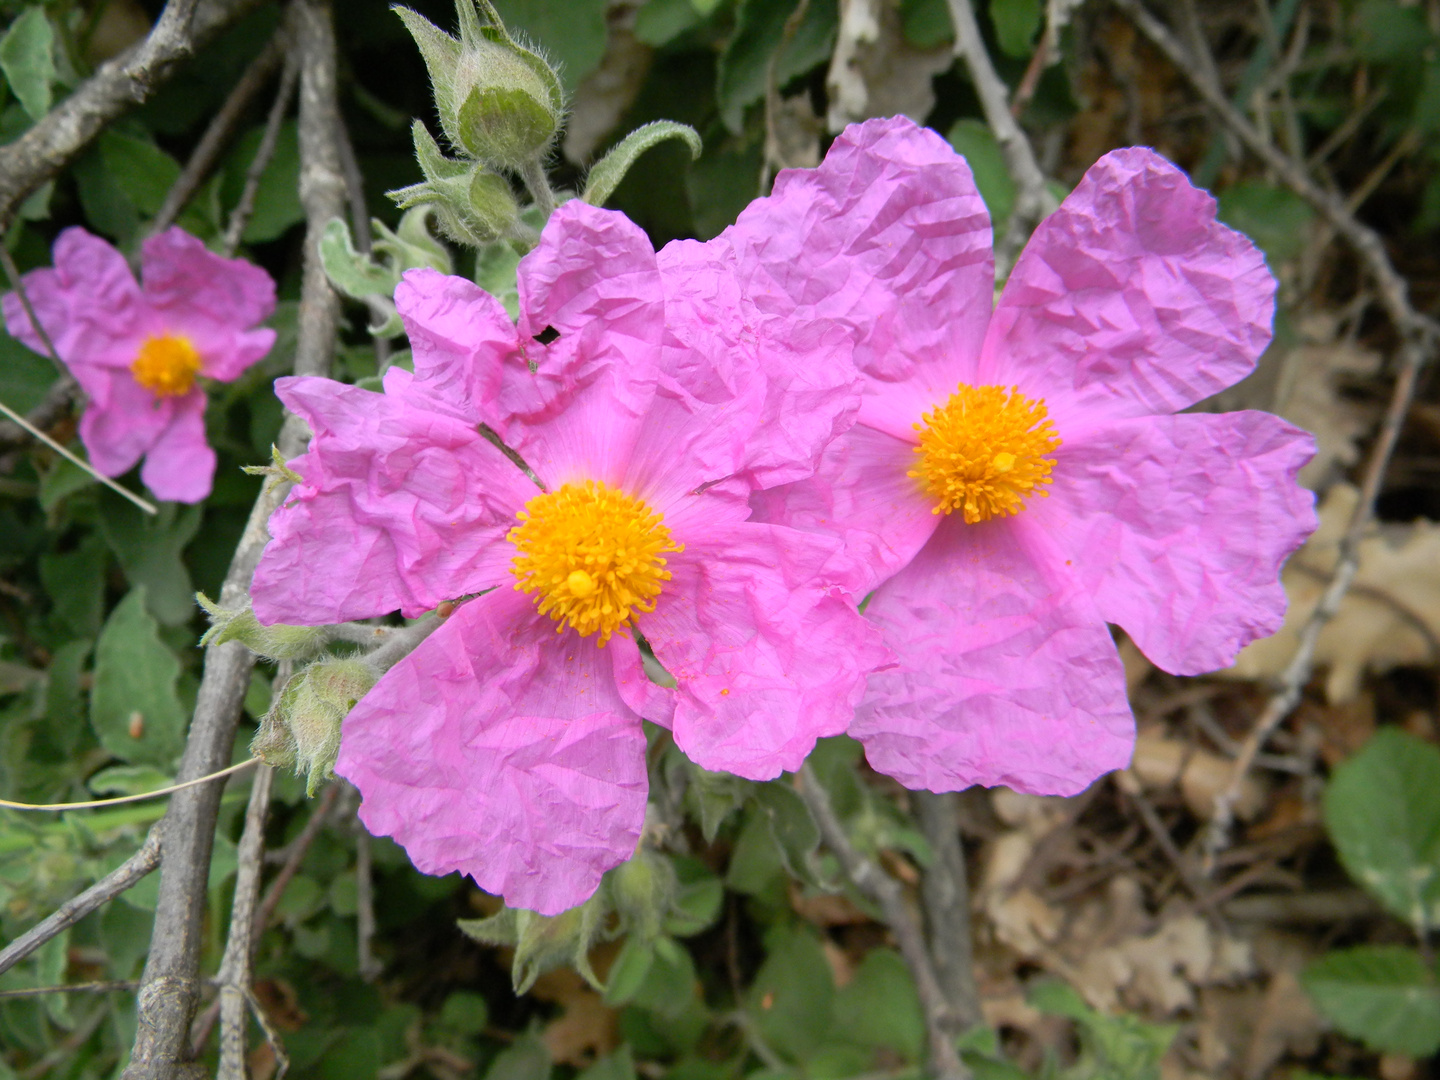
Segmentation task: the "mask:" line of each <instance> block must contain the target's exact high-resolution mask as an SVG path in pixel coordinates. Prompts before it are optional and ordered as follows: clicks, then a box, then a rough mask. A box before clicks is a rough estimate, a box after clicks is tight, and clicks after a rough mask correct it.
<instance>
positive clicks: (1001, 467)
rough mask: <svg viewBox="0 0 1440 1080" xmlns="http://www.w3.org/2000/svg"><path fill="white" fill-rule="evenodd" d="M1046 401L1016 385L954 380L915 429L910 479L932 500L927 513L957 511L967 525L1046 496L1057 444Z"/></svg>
mask: <svg viewBox="0 0 1440 1080" xmlns="http://www.w3.org/2000/svg"><path fill="white" fill-rule="evenodd" d="M1048 415H1049V414H1048V413H1047V411H1046V409H1045V402H1044V401H1043V400H1031V399H1030V398H1027V397H1025V395H1023V394H1021V393H1020V391H1019V390H1018V389H1016V388H1015V387H1013V386H1011V387H1005V386H971V385H969V384H968V383H961V384H960V386H959V388H958V389H957V390H956V391H955V393H953V394H951V395H950V399H949V400H948V401H947V402H945V404H944V405H941V406H938V407H936V408H935V409H933V410H931V411H930V412H928V413H926V414H925V416H924V417H923V418H922V420H923V422H922V423H919V424H916V425H915V430H916V431H918V432H919V433H920V445H919V446H917V447H916V448H915V453H917V454H919V455H920V466H919V468H917V469H914V470H912V471H911V472H910V474H909V475H911V476H913V477H915V478H916V479H918V480H919V481H920V482H921V484H922V485H923V486H924V488H925V490H926V492H928V493H929V494H930V495H931V496H933V497H934V498H935V500H936V504H935V510H934V512H935V513H937V514H949V513H952V512H953V511H955V510H961V511H962V512H963V513H964V515H965V520H966V522H968V523H969V524H972V525H973V524H975V523H976V522H980V521H985V520H987V519H989V518H992V517H1004V516H1006V515H1009V514H1018V513H1019V512H1020V511H1021V510H1023V509H1024V508H1025V500H1026V499H1027V498H1029V497H1030V496H1031V495H1045V494H1047V493H1046V491H1045V490H1044V485H1046V484H1049V483H1050V470H1051V469H1052V468H1054V466H1055V460H1054V459H1053V458H1049V457H1046V456H1045V455H1046V454H1052V453H1054V452H1055V450H1056V449H1057V448H1058V447H1059V446H1060V436H1058V435H1057V434H1055V425H1054V424H1053V423H1051V421H1050V420H1048V419H1047V416H1048Z"/></svg>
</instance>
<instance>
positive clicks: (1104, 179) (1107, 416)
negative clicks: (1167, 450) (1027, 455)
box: [977, 147, 1275, 438]
mask: <svg viewBox="0 0 1440 1080" xmlns="http://www.w3.org/2000/svg"><path fill="white" fill-rule="evenodd" d="M1274 296H1275V279H1274V278H1273V277H1271V275H1270V272H1269V270H1267V269H1266V268H1265V260H1264V258H1263V257H1262V256H1261V254H1260V252H1259V251H1258V250H1256V248H1255V245H1254V244H1252V243H1251V242H1250V241H1249V240H1247V239H1246V238H1245V237H1244V236H1242V235H1240V234H1239V233H1237V232H1235V231H1234V230H1232V229H1228V228H1226V227H1225V226H1224V225H1221V224H1220V223H1219V222H1217V221H1216V220H1215V200H1214V199H1212V198H1211V197H1210V196H1209V195H1208V194H1206V193H1205V192H1204V191H1201V190H1199V189H1198V188H1195V187H1192V186H1191V184H1190V182H1189V180H1187V179H1186V177H1185V174H1184V173H1182V172H1181V171H1180V170H1179V169H1177V168H1176V167H1175V166H1174V165H1171V164H1170V163H1169V162H1168V161H1166V160H1165V159H1164V158H1162V157H1160V156H1159V155H1158V154H1155V153H1154V152H1153V151H1150V150H1146V149H1144V148H1143V147H1134V148H1130V149H1126V150H1115V151H1112V152H1111V153H1109V154H1106V155H1105V156H1104V157H1103V158H1101V159H1100V160H1099V161H1098V162H1096V163H1095V165H1093V166H1092V167H1091V168H1090V171H1089V172H1087V173H1086V174H1085V177H1084V179H1082V180H1081V181H1080V184H1079V186H1078V187H1076V189H1075V190H1074V191H1073V192H1071V193H1070V196H1069V197H1068V198H1067V199H1066V200H1065V202H1064V203H1063V204H1062V205H1061V207H1060V209H1059V210H1057V211H1056V212H1055V213H1053V214H1051V215H1050V217H1048V218H1046V219H1045V220H1044V221H1043V222H1041V224H1040V227H1039V228H1037V229H1036V230H1035V234H1034V235H1033V236H1032V237H1031V238H1030V242H1029V243H1028V244H1027V245H1026V247H1025V250H1024V252H1023V253H1022V254H1021V256H1020V260H1019V262H1017V263H1016V264H1015V270H1014V272H1013V273H1012V274H1011V275H1010V280H1009V281H1008V282H1007V283H1006V286H1005V292H1004V294H1003V295H1002V296H1001V298H1000V303H999V305H998V306H997V307H996V309H995V317H994V319H993V321H992V322H991V324H990V332H989V334H988V336H987V337H986V339H985V347H984V352H983V355H982V357H981V362H980V368H979V371H978V373H977V382H979V383H981V384H992V385H1002V386H1009V385H1017V386H1019V388H1020V390H1021V391H1022V392H1024V393H1025V394H1027V395H1029V396H1031V397H1040V398H1044V399H1045V402H1046V405H1047V407H1048V409H1049V411H1050V416H1051V418H1052V419H1053V420H1054V421H1055V426H1056V428H1057V429H1058V430H1059V432H1060V434H1061V436H1062V438H1063V437H1066V436H1073V435H1075V434H1077V433H1078V432H1080V431H1082V430H1084V429H1085V428H1087V427H1091V426H1094V425H1096V424H1098V423H1103V422H1105V421H1107V420H1115V419H1123V418H1125V417H1131V416H1147V415H1154V414H1163V413H1171V412H1175V411H1176V410H1179V409H1183V408H1185V407H1186V406H1187V405H1192V404H1194V403H1195V402H1197V401H1199V400H1200V399H1201V398H1204V397H1208V396H1209V395H1211V394H1214V393H1215V392H1216V391H1219V390H1223V389H1224V388H1225V387H1227V386H1230V385H1232V384H1234V383H1236V382H1238V381H1240V379H1242V378H1244V377H1245V376H1246V375H1247V374H1249V373H1250V371H1251V370H1252V369H1253V368H1254V366H1255V361H1256V360H1257V359H1258V357H1259V356H1260V353H1261V352H1263V351H1264V349H1265V346H1266V345H1267V344H1269V341H1270V320H1271V315H1272V313H1273V311H1274V306H1275V304H1274Z"/></svg>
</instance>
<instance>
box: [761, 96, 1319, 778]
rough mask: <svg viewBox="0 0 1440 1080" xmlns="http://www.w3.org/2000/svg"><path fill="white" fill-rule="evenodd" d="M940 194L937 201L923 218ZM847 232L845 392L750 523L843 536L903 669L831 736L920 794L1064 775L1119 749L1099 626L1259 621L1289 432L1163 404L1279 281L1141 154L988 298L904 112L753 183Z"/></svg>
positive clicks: (1200, 377)
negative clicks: (811, 446) (854, 387)
mask: <svg viewBox="0 0 1440 1080" xmlns="http://www.w3.org/2000/svg"><path fill="white" fill-rule="evenodd" d="M945 197H948V199H949V201H950V209H949V212H948V213H947V214H946V215H945V216H944V218H943V219H937V218H936V216H935V215H934V210H935V207H936V206H937V205H938V203H939V202H940V201H941V200H942V199H943V198H945ZM771 201H772V202H773V203H775V204H776V205H777V207H783V208H785V209H786V210H788V215H789V217H790V218H791V219H792V220H809V221H814V220H816V219H820V220H821V221H823V222H824V223H825V224H824V225H821V226H819V227H818V228H820V229H821V230H823V231H826V232H827V233H828V234H829V235H830V236H831V237H832V238H833V240H834V244H835V245H836V246H837V247H838V248H839V249H840V256H839V257H837V255H836V252H835V251H834V250H827V249H825V248H823V247H820V248H815V247H810V246H807V247H805V248H800V249H797V250H795V252H794V260H793V263H792V272H793V273H794V274H795V275H796V276H797V277H807V276H813V275H815V274H817V273H825V274H828V275H829V277H830V279H831V280H832V281H833V283H834V287H833V290H832V291H831V293H830V294H829V295H828V296H827V297H826V298H825V301H824V303H823V304H822V305H821V307H820V309H819V311H817V313H816V314H817V315H818V316H821V317H824V316H827V315H828V316H832V317H834V318H836V319H839V320H842V321H845V322H847V323H848V324H849V325H850V326H851V327H852V328H853V333H854V335H855V341H856V350H857V351H856V361H857V363H858V365H859V366H860V368H861V371H862V374H863V379H864V388H865V399H864V403H863V405H862V406H861V409H860V414H859V419H858V422H857V423H856V425H855V426H854V427H853V428H851V429H850V430H849V431H848V432H847V433H845V434H843V435H842V436H840V437H839V438H838V439H836V440H835V441H834V442H833V443H831V444H830V447H829V449H828V450H827V451H826V453H825V456H824V459H823V461H822V464H821V467H820V469H819V470H818V472H817V473H816V475H815V477H814V478H812V479H809V480H805V481H800V482H797V483H794V484H791V485H786V486H783V487H780V488H776V489H773V490H771V491H767V492H762V493H759V494H757V495H756V496H755V497H754V500H753V501H754V504H755V506H756V509H757V516H758V517H762V518H764V519H766V520H770V521H776V522H782V523H786V524H790V525H794V526H798V527H801V528H807V529H814V530H817V531H824V532H830V533H837V534H839V535H841V536H843V537H844V539H845V542H846V545H847V548H848V550H849V551H850V552H851V553H852V554H853V555H855V556H856V557H857V558H856V563H855V564H856V565H857V566H859V567H862V568H864V572H863V573H861V574H859V575H858V577H857V580H856V581H855V582H853V586H854V588H855V589H856V591H857V594H864V593H866V592H870V591H871V590H873V596H872V597H871V599H870V602H869V604H868V605H867V606H866V608H865V612H866V615H867V617H868V618H870V619H871V620H872V621H873V622H874V623H875V625H876V626H878V627H880V628H881V629H882V630H883V632H884V634H885V638H886V641H887V643H888V644H889V645H890V646H891V647H892V648H893V649H894V650H895V652H896V654H897V655H898V657H899V663H898V664H897V665H895V666H893V667H891V668H888V669H886V670H884V671H880V672H877V673H876V674H874V675H872V676H871V678H870V683H869V690H868V693H867V695H866V699H865V701H864V703H863V705H862V706H861V708H860V709H859V711H858V713H857V715H856V719H855V722H854V724H853V725H852V726H851V728H850V733H851V734H852V735H854V736H855V737H857V738H859V739H860V740H861V741H862V742H863V743H864V744H865V748H866V753H867V756H868V757H869V760H870V762H871V764H872V765H874V767H875V768H877V769H879V770H880V771H882V772H885V773H887V774H889V775H891V776H893V777H895V778H896V779H898V780H900V781H901V782H902V783H904V784H907V785H909V786H911V787H918V788H929V789H931V790H935V791H947V790H957V789H960V788H964V787H966V786H969V785H971V784H1008V785H1010V786H1011V787H1014V788H1017V789H1019V790H1022V791H1028V792H1034V793H1041V794H1073V793H1074V792H1076V791H1079V790H1081V789H1082V788H1084V787H1085V786H1086V785H1087V784H1089V783H1090V782H1092V781H1093V780H1094V779H1095V778H1096V777H1098V776H1100V775H1101V774H1103V773H1105V772H1107V771H1109V770H1111V769H1116V768H1122V767H1124V766H1125V765H1126V764H1127V763H1128V762H1129V759H1130V754H1131V750H1132V748H1133V743H1134V721H1133V719H1132V717H1131V713H1130V708H1129V705H1128V703H1127V701H1126V696H1125V684H1124V678H1123V672H1122V670H1121V666H1120V661H1119V658H1118V656H1117V653H1116V648H1115V645H1114V643H1113V641H1112V639H1111V636H1110V631H1109V630H1108V628H1107V626H1106V623H1107V622H1109V623H1115V624H1118V625H1119V626H1121V627H1123V628H1124V629H1125V630H1126V632H1128V633H1129V635H1130V636H1131V638H1132V639H1133V640H1134V641H1135V643H1136V644H1137V645H1138V646H1139V647H1140V649H1141V650H1142V651H1143V652H1144V653H1145V654H1146V655H1147V656H1148V657H1149V658H1150V659H1151V660H1153V661H1154V662H1155V663H1156V664H1157V665H1158V666H1160V667H1161V668H1164V669H1165V670H1167V671H1171V672H1175V673H1177V674H1195V673H1198V672H1202V671H1210V670H1213V669H1216V668H1219V667H1223V666H1225V665H1227V664H1229V663H1231V662H1232V661H1233V660H1234V658H1235V655H1236V653H1237V652H1238V650H1239V649H1240V648H1241V647H1242V646H1243V645H1245V644H1246V643H1247V642H1249V641H1251V640H1253V639H1255V638H1256V637H1260V636H1263V635H1265V634H1269V633H1273V632H1274V631H1275V630H1276V629H1278V628H1279V626H1280V624H1281V621H1282V616H1283V613H1284V607H1285V595H1284V592H1283V591H1282V590H1281V587H1280V583H1279V569H1280V565H1281V563H1282V562H1283V561H1284V560H1285V558H1286V557H1287V556H1288V555H1289V554H1290V553H1291V552H1292V551H1294V550H1295V549H1296V548H1297V547H1298V546H1299V545H1300V543H1301V542H1302V540H1304V538H1305V537H1306V536H1307V535H1308V534H1309V533H1310V532H1311V531H1312V530H1313V529H1314V527H1315V515H1314V511H1313V506H1312V502H1313V500H1312V498H1311V495H1310V493H1309V492H1307V491H1304V490H1302V489H1301V488H1300V487H1299V486H1298V485H1297V484H1296V482H1295V474H1296V472H1297V470H1298V469H1299V468H1300V466H1301V465H1302V464H1304V463H1305V462H1306V461H1307V460H1308V459H1309V458H1310V457H1311V455H1312V454H1313V452H1314V446H1313V442H1312V440H1311V438H1310V436H1309V435H1307V434H1305V433H1304V432H1302V431H1300V430H1298V429H1296V428H1294V427H1292V426H1291V425H1289V424H1287V423H1286V422H1285V421H1283V420H1281V419H1279V418H1277V417H1275V416H1271V415H1269V414H1267V413H1261V412H1238V413H1227V414H1220V415H1216V414H1212V413H1186V414H1182V415H1172V414H1173V413H1175V412H1176V411H1177V410H1180V409H1184V408H1186V407H1187V406H1190V405H1193V404H1195V403H1196V402H1198V401H1200V400H1201V399H1202V398H1205V397H1207V396H1209V395H1211V394H1214V393H1215V392H1216V391H1218V390H1221V389H1224V388H1225V387H1227V386H1230V385H1231V384H1233V383H1235V382H1236V381H1238V380H1239V379H1241V378H1243V377H1244V376H1245V375H1246V374H1247V373H1248V372H1249V371H1250V370H1251V369H1252V368H1253V367H1254V365H1255V362H1256V359H1257V357H1258V356H1259V355H1260V353H1261V351H1262V350H1263V349H1264V348H1265V346H1266V344H1267V343H1268V342H1269V340H1270V322H1271V315H1272V312H1273V308H1274V288H1275V286H1274V280H1273V278H1272V277H1271V275H1270V273H1269V272H1268V271H1267V270H1266V268H1265V263H1264V260H1263V259H1262V258H1261V256H1260V254H1259V253H1258V252H1257V251H1256V249H1255V248H1254V246H1253V245H1252V244H1251V243H1250V242H1249V241H1248V240H1247V239H1245V238H1244V237H1243V236H1241V235H1240V234H1238V233H1235V232H1233V231H1231V230H1230V229H1227V228H1225V227H1224V226H1223V225H1220V224H1219V223H1218V222H1217V221H1216V220H1215V203H1214V200H1213V199H1211V197H1210V196H1209V195H1207V194H1205V193H1204V192H1203V191H1199V190H1197V189H1196V188H1194V187H1192V186H1191V185H1190V183H1189V182H1188V181H1187V180H1186V178H1185V177H1184V175H1183V174H1181V173H1180V172H1179V170H1177V169H1176V168H1175V167H1174V166H1173V165H1171V164H1170V163H1168V162H1167V161H1165V160H1164V159H1163V158H1160V157H1159V156H1157V155H1156V154H1154V153H1152V152H1151V151H1149V150H1145V149H1128V150H1117V151H1115V152H1113V153H1110V154H1107V155H1106V156H1105V157H1104V158H1102V159H1101V160H1100V161H1099V162H1098V163H1096V165H1095V166H1094V167H1093V168H1091V169H1090V171H1089V172H1088V173H1087V174H1086V175H1085V178H1084V179H1083V180H1082V181H1081V182H1080V185H1079V186H1078V187H1077V188H1076V189H1075V190H1074V192H1073V193H1072V194H1071V195H1070V196H1069V198H1067V199H1066V200H1065V202H1064V204H1063V205H1062V206H1061V207H1060V209H1059V210H1058V211H1057V212H1056V213H1054V214H1052V215H1051V216H1050V217H1049V218H1048V219H1047V220H1046V221H1044V222H1043V223H1042V224H1041V225H1040V227H1039V228H1038V229H1037V230H1036V232H1035V234H1034V236H1033V237H1032V238H1031V240H1030V243H1029V245H1028V246H1027V247H1026V249H1025V251H1024V253H1023V254H1022V256H1021V258H1020V260H1019V262H1018V263H1017V264H1016V266H1015V269H1014V272H1013V273H1012V274H1011V276H1010V279H1009V281H1008V282H1007V283H1006V286H1005V290H1004V292H1003V294H1002V295H1001V297H1000V299H999V302H998V304H994V303H993V302H992V297H993V289H994V285H993V274H994V270H993V261H992V257H991V249H990V244H991V235H990V221H989V217H988V215H987V213H986V210H985V207H984V205H983V203H982V201H981V199H980V196H979V194H978V193H977V192H976V189H975V185H974V182H973V181H972V179H971V175H970V170H969V169H968V167H967V166H966V165H965V163H964V161H963V160H961V159H960V158H959V157H957V156H956V155H955V154H954V153H953V151H951V149H950V148H949V147H948V146H947V145H946V144H945V143H944V142H943V141H942V140H941V139H939V138H938V137H937V136H936V135H934V134H933V133H932V132H929V131H925V130H922V129H919V128H917V127H915V126H914V125H913V124H911V123H910V122H909V121H906V120H904V119H893V120H875V121H869V122H867V123H865V124H862V125H859V126H857V127H852V128H850V129H848V130H847V131H846V132H845V133H844V134H843V135H842V136H841V137H840V138H839V139H838V140H837V141H836V142H835V144H834V146H833V147H832V148H831V150H830V153H829V155H828V156H827V158H826V160H825V162H824V163H823V164H822V165H821V166H820V168H819V169H816V170H813V171H809V172H798V171H797V172H787V173H782V174H781V175H780V177H779V178H778V180H777V183H776V187H775V195H774V196H773V198H772V200H771Z"/></svg>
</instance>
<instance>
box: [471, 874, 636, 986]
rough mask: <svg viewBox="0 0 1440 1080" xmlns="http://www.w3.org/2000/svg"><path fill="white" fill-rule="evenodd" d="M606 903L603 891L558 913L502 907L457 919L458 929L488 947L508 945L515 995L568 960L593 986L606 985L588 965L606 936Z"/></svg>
mask: <svg viewBox="0 0 1440 1080" xmlns="http://www.w3.org/2000/svg"><path fill="white" fill-rule="evenodd" d="M609 910H610V909H609V905H608V904H607V903H606V902H605V898H604V892H603V890H601V891H600V892H597V893H596V894H595V895H594V896H592V897H591V898H590V899H589V900H587V901H585V903H583V904H581V905H580V906H579V907H573V908H571V909H570V910H569V911H562V912H561V913H560V914H559V915H537V914H536V913H535V912H533V911H526V910H525V909H524V908H509V907H507V908H504V909H503V910H501V911H500V912H499V913H498V914H495V915H491V916H490V917H489V918H486V919H460V920H459V926H460V929H461V930H462V931H464V932H465V934H466V935H468V936H469V937H472V938H474V939H475V940H476V941H481V942H484V943H485V944H487V945H511V946H514V948H515V960H514V963H513V964H512V965H511V969H510V978H511V981H512V982H513V983H514V986H515V993H517V994H523V993H525V991H527V990H529V989H530V987H531V986H533V985H534V984H535V980H536V979H537V978H539V977H540V976H541V975H542V974H543V973H544V972H546V971H549V970H550V969H551V968H554V967H559V966H560V965H561V964H570V965H571V966H572V967H574V968H575V970H576V971H578V972H579V973H580V974H581V975H582V976H584V978H585V981H586V982H588V983H589V984H590V985H591V986H593V987H595V988H596V989H597V990H599V989H603V986H604V984H603V983H601V982H600V980H599V979H598V978H596V976H595V972H594V971H592V970H591V968H590V958H589V957H590V949H591V947H592V946H594V945H595V944H596V943H597V942H599V941H601V940H603V939H604V938H605V937H607V936H609V935H607V934H606V930H605V923H606V921H607V920H606V916H607V915H608V914H609Z"/></svg>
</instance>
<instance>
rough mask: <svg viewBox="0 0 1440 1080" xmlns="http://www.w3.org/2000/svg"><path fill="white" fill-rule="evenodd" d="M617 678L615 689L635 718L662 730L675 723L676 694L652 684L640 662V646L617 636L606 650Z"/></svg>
mask: <svg viewBox="0 0 1440 1080" xmlns="http://www.w3.org/2000/svg"><path fill="white" fill-rule="evenodd" d="M605 651H606V652H608V653H609V654H610V662H611V670H612V671H613V672H614V674H615V689H616V690H617V691H618V692H619V694H620V698H621V700H622V701H624V702H625V704H626V705H628V706H629V707H630V709H631V711H632V712H634V713H635V715H636V716H640V717H643V718H645V719H646V720H649V721H650V722H651V723H652V724H659V725H660V726H661V727H663V728H669V727H671V726H673V724H674V721H675V691H674V690H673V689H667V688H666V687H663V686H660V685H658V684H656V683H654V682H652V681H651V679H650V676H648V675H646V674H645V665H644V663H643V662H642V661H641V659H640V646H638V645H636V644H635V641H634V639H633V638H631V637H630V635H629V634H626V633H619V634H616V635H614V636H613V637H612V638H611V639H610V641H609V642H608V643H607V644H606V646H605Z"/></svg>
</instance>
